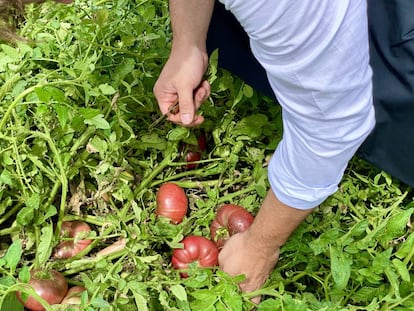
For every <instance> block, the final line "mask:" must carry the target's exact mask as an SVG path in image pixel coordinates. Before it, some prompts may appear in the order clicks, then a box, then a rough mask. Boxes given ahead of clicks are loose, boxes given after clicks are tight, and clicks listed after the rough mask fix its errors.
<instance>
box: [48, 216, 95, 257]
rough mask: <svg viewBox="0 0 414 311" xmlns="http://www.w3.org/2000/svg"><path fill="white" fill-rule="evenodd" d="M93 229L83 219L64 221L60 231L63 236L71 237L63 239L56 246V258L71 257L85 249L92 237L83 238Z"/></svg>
mask: <svg viewBox="0 0 414 311" xmlns="http://www.w3.org/2000/svg"><path fill="white" fill-rule="evenodd" d="M90 231H91V227H90V226H89V225H88V224H87V223H86V222H83V221H64V222H62V228H61V231H60V235H61V237H64V238H71V239H70V240H67V241H62V242H60V243H59V245H58V246H56V248H55V250H54V254H53V256H54V257H55V258H61V259H62V258H71V257H73V256H75V255H77V254H79V253H80V252H81V251H83V250H84V249H85V248H86V247H87V246H88V245H89V244H91V243H92V240H90V239H83V238H84V237H86V236H87V235H88V234H89V232H90Z"/></svg>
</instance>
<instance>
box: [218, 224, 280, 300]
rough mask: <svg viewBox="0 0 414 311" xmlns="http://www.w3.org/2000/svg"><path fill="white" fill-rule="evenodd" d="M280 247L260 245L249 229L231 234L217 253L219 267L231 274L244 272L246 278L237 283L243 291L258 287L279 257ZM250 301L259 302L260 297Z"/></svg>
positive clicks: (250, 290) (253, 289)
mask: <svg viewBox="0 0 414 311" xmlns="http://www.w3.org/2000/svg"><path fill="white" fill-rule="evenodd" d="M279 253H280V249H279V248H276V249H267V248H265V247H261V245H260V241H257V240H255V239H254V238H253V237H251V236H250V232H249V230H247V231H244V232H240V233H237V234H235V235H233V236H232V237H231V238H230V239H229V240H227V242H226V244H224V247H223V249H222V250H221V251H220V253H219V265H220V268H221V269H222V270H223V271H225V272H227V273H228V274H229V275H231V276H236V275H240V274H244V275H245V276H246V279H245V280H244V281H243V282H241V283H240V284H239V286H240V289H241V290H242V291H243V292H252V291H255V290H257V289H259V288H260V287H261V286H262V285H263V284H264V282H265V281H266V279H267V278H268V276H269V275H270V273H271V271H272V270H273V268H274V266H275V265H276V263H277V261H278V259H279ZM252 302H254V303H259V302H260V297H254V298H253V299H252Z"/></svg>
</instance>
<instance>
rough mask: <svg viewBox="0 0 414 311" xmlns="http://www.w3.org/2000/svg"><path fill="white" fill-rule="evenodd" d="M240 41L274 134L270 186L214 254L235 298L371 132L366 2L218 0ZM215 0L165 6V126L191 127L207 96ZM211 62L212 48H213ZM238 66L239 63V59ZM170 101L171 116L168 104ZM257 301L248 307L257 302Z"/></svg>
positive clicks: (263, 270) (157, 91) (262, 275)
mask: <svg viewBox="0 0 414 311" xmlns="http://www.w3.org/2000/svg"><path fill="white" fill-rule="evenodd" d="M220 2H221V3H222V4H223V5H224V6H225V8H226V10H228V11H229V12H231V13H232V14H233V15H234V17H235V18H236V20H237V21H238V23H239V24H240V25H241V27H242V28H243V30H244V31H245V32H246V34H247V35H248V38H249V44H250V49H251V52H252V54H253V55H254V56H255V58H256V59H257V61H258V63H259V64H260V65H261V66H262V67H263V69H264V71H265V73H266V77H267V80H268V82H269V85H270V86H271V89H272V91H273V92H274V95H275V98H277V100H278V102H279V104H280V105H281V107H282V119H283V128H284V131H283V137H282V140H281V141H280V143H279V145H278V147H277V149H276V150H275V152H274V155H273V157H272V159H271V162H270V164H269V170H268V178H269V182H270V186H271V187H270V189H269V191H268V193H267V195H266V197H265V199H264V201H263V202H262V205H261V207H260V209H259V211H258V213H257V215H256V217H255V220H254V222H253V223H252V225H251V226H250V228H249V229H248V230H247V231H245V232H243V233H238V234H236V235H234V236H232V237H231V238H230V239H229V240H228V242H227V243H226V244H225V246H224V247H223V249H222V251H221V252H220V255H219V264H220V267H221V268H222V269H223V270H224V271H226V272H227V273H229V274H230V275H240V274H244V275H245V276H246V278H245V279H244V281H242V282H241V283H240V288H241V289H242V290H243V291H246V292H250V291H254V290H256V289H259V288H260V287H261V286H262V285H263V284H264V282H265V281H266V279H267V278H268V276H269V274H270V273H271V271H272V269H273V268H274V267H275V265H276V264H277V261H278V258H279V253H280V248H281V247H282V246H283V245H284V243H285V242H286V241H287V240H288V238H289V237H290V235H291V234H292V233H293V231H294V230H295V229H296V228H297V226H298V225H299V224H300V223H301V222H302V221H303V220H304V219H305V218H306V217H307V216H308V215H309V214H310V213H311V212H312V210H313V209H314V208H315V207H317V206H318V205H319V204H320V203H321V202H323V201H324V200H325V199H326V198H327V197H328V196H330V195H331V194H333V193H334V192H335V191H336V190H337V186H338V183H339V182H340V180H341V178H342V176H343V173H344V170H345V168H346V166H347V164H348V161H349V160H350V159H351V158H352V156H353V155H354V154H355V153H356V151H357V150H358V148H359V147H360V145H361V144H362V143H363V141H364V140H365V139H366V138H367V136H368V135H369V133H370V132H371V131H372V129H373V128H374V125H375V112H374V106H373V100H372V70H371V67H370V64H369V46H368V42H369V40H368V25H367V5H366V1H365V0H343V1H331V0H317V1H291V0H281V1H276V2H275V1H271V0H257V1H253V2H251V1H242V0H221V1H220ZM214 5H215V1H214V0H203V1H199V0H170V1H169V10H170V18H171V27H172V45H171V52H170V55H169V58H168V60H167V61H166V63H165V65H164V67H163V68H162V71H161V73H160V75H159V77H158V80H157V81H156V83H155V85H154V95H155V97H156V99H157V101H158V104H159V108H160V110H161V112H162V113H163V114H166V115H167V117H168V119H169V120H170V121H171V122H174V123H176V124H180V125H182V126H189V127H192V126H197V125H199V124H201V123H202V122H203V117H202V116H201V115H199V114H197V110H198V109H199V108H200V106H201V104H202V102H203V101H204V100H206V98H207V97H208V96H209V93H210V86H209V84H208V82H207V81H204V80H203V75H204V73H205V71H206V69H207V65H208V52H207V47H206V41H207V34H208V30H209V26H210V21H211V17H212V13H213V9H214ZM219 58H220V51H219ZM238 66H243V63H242V62H240V63H239V64H238ZM177 102H178V103H179V113H177V114H172V113H169V112H168V111H169V107H171V105H173V104H175V103H177ZM256 301H257V300H256Z"/></svg>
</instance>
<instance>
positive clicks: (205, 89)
mask: <svg viewBox="0 0 414 311" xmlns="http://www.w3.org/2000/svg"><path fill="white" fill-rule="evenodd" d="M178 89H179V90H177V95H178V96H175V97H170V98H169V101H167V102H169V104H168V107H169V106H170V105H173V104H174V103H176V102H177V101H178V102H179V113H174V112H169V111H168V108H166V105H165V104H164V105H162V104H160V108H161V112H162V113H163V114H167V118H168V120H169V121H171V122H173V123H176V124H179V125H182V126H186V127H192V126H197V125H200V124H201V123H202V122H203V121H204V118H203V117H202V116H200V115H197V114H196V112H197V110H198V109H199V108H200V106H201V104H202V103H203V102H204V101H205V100H206V99H207V98H208V97H209V96H210V84H209V83H208V81H203V82H202V83H201V84H200V86H199V87H197V88H196V89H195V90H192V89H188V88H186V89H183V88H178ZM159 102H160V100H159ZM164 102H166V101H164Z"/></svg>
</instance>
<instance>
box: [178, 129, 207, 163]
mask: <svg viewBox="0 0 414 311" xmlns="http://www.w3.org/2000/svg"><path fill="white" fill-rule="evenodd" d="M206 147H207V140H206V135H205V134H204V132H200V133H199V135H198V136H197V145H191V144H185V145H184V147H183V150H184V151H185V157H184V160H185V161H186V162H195V161H200V160H201V153H202V152H204V151H206ZM197 165H198V164H196V163H189V164H187V165H186V168H187V169H189V170H191V169H194V168H196V167H197Z"/></svg>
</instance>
